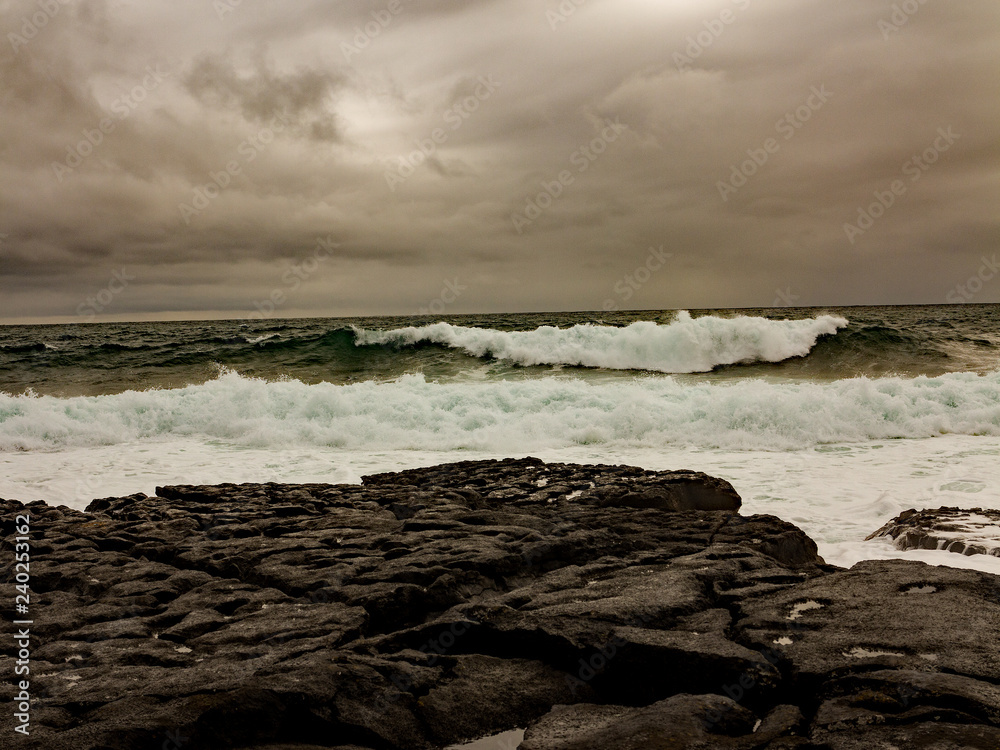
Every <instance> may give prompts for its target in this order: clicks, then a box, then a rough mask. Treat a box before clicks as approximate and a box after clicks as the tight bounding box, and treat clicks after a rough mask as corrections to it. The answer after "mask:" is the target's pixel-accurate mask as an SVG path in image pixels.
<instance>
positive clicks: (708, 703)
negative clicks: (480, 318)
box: [0, 459, 1000, 750]
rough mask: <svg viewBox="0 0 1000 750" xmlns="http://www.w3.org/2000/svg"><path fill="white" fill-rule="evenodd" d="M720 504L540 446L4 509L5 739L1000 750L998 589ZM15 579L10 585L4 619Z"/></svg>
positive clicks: (717, 485) (376, 748)
mask: <svg viewBox="0 0 1000 750" xmlns="http://www.w3.org/2000/svg"><path fill="white" fill-rule="evenodd" d="M739 506H740V500H739V496H738V495H737V494H736V492H735V490H733V488H732V487H731V486H730V485H729V484H728V483H726V482H724V481H723V480H718V479H714V478H711V477H706V476H705V475H702V474H697V473H695V472H687V471H683V472H649V471H644V470H642V469H636V468H633V467H622V466H573V465H565V464H545V463H543V462H541V461H538V460H537V459H521V460H507V461H479V462H464V463H460V464H450V465H445V466H438V467H430V468H427V469H419V470H413V471H406V472H400V473H399V474H382V475H378V476H375V477H367V478H366V479H365V480H364V482H363V484H361V485H323V484H307V485H280V484H263V485H262V484H253V485H250V484H248V485H218V486H175V487H163V488H157V496H156V497H147V496H146V495H132V496H128V497H120V498H105V499H101V500H95V501H94V502H93V503H92V504H91V505H90V506H89V507H88V510H87V512H78V511H73V510H70V509H67V508H64V507H50V506H47V505H45V504H43V503H32V504H30V505H27V506H25V505H22V504H21V503H18V502H16V501H13V500H11V501H0V510H2V513H3V520H4V524H5V527H4V536H3V541H2V546H0V554H3V555H12V554H13V550H12V549H11V541H10V540H11V539H12V537H13V533H12V531H13V529H12V524H13V520H14V517H15V515H16V514H19V513H29V514H30V515H31V521H32V523H31V528H32V533H31V538H32V551H31V554H32V561H31V591H32V593H31V614H32V618H33V620H34V624H33V625H32V627H31V662H30V664H31V672H30V692H31V698H32V703H31V725H30V731H31V734H30V736H29V737H22V736H20V735H15V734H14V732H13V728H14V723H13V717H12V713H13V712H12V711H9V710H7V711H4V712H2V713H0V736H2V737H4V746H5V747H6V746H7V745H8V744H11V746H15V747H24V748H46V749H47V750H48V749H51V750H69V749H70V748H72V749H73V750H88V749H92V750H98V749H99V748H100V749H106V748H113V749H118V748H121V749H125V748H129V749H131V748H156V749H157V750H161V749H162V748H170V749H171V750H190V749H193V748H246V749H247V750H249V749H250V748H255V749H256V750H264V748H275V749H277V748H318V747H328V748H343V749H345V750H346V749H347V748H352V749H354V750H390V749H392V748H406V749H407V750H409V749H415V750H420V749H422V748H444V747H448V746H450V745H453V744H457V743H461V742H466V741H469V740H472V739H475V738H477V737H482V736H488V735H494V734H498V733H501V732H504V731H507V730H511V729H516V728H520V729H525V730H526V731H525V735H524V740H523V743H522V747H524V748H526V749H529V748H533V749H534V750H547V749H550V748H552V749H554V748H560V750H570V749H572V748H632V747H634V748H644V749H645V748H668V747H669V748H732V749H734V750H736V749H742V748H770V750H777V749H778V748H792V747H809V748H841V747H843V748H853V747H865V748H867V747H882V746H884V747H891V746H893V744H892V743H896V745H898V746H900V747H904V746H905V747H928V748H931V747H980V746H982V747H987V746H989V747H993V748H995V747H997V746H998V745H996V744H993V745H983V744H976V743H989V742H992V741H993V740H994V739H995V736H996V733H997V731H998V729H997V727H998V719H1000V698H998V688H997V677H996V675H997V674H1000V656H998V653H1000V647H998V645H997V637H996V634H997V633H998V632H1000V585H998V580H1000V579H998V578H997V577H995V576H990V575H988V574H984V573H977V572H975V571H969V570H952V569H947V568H931V567H929V566H926V565H923V564H921V563H913V562H903V561H887V562H866V563H863V564H860V565H858V566H856V567H855V568H854V569H852V570H850V571H843V570H841V569H838V568H834V567H832V566H828V565H826V564H825V563H824V562H823V561H822V560H821V559H820V558H819V557H818V556H817V555H816V545H815V544H814V543H813V542H812V540H811V539H809V538H808V537H807V536H806V535H805V534H803V533H802V532H801V531H800V530H799V529H797V528H796V527H794V526H792V525H791V524H788V523H786V522H784V521H781V520H780V519H777V518H774V517H771V516H752V517H743V516H740V515H739V514H738V509H739ZM8 559H11V558H8ZM15 593H16V590H15V587H14V582H13V581H12V580H11V578H10V576H8V577H7V579H6V580H5V581H4V582H3V584H2V585H0V597H2V602H3V604H2V606H3V608H4V609H3V614H4V616H5V617H7V618H8V619H10V620H13V619H15V617H14V612H13V610H12V607H13V603H14V595H15ZM11 654H12V651H11V650H5V651H4V652H3V654H2V655H0V673H2V674H4V675H5V676H6V677H5V680H4V681H2V682H0V700H2V701H3V702H4V704H5V705H7V706H8V707H10V706H11V705H12V702H13V700H14V698H15V695H16V688H15V686H14V682H13V671H14V658H13V657H12V655H11ZM8 737H10V738H13V740H12V741H11V742H10V743H8V741H7V738H8ZM875 737H877V738H879V739H878V742H881V743H882V744H881V745H879V744H866V742H867V741H868V740H867V738H875ZM948 742H951V743H952V744H951V745H949V744H947V743H948ZM852 743H854V744H852ZM934 743H937V744H934ZM942 743H945V744H942ZM962 743H966V744H962Z"/></svg>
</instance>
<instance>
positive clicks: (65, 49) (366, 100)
mask: <svg viewBox="0 0 1000 750" xmlns="http://www.w3.org/2000/svg"><path fill="white" fill-rule="evenodd" d="M901 6H902V4H899V3H893V2H889V1H888V0H885V1H883V0H879V1H878V2H871V0H847V1H846V2H842V3H836V4H826V5H822V6H818V5H816V4H789V3H786V2H781V1H780V0H749V1H748V0H717V1H716V2H713V3H708V4H705V3H653V2H648V0H614V2H612V0H587V2H584V3H581V4H576V3H573V4H567V3H561V4H560V3H558V2H554V1H553V2H544V3H536V2H531V1H530V0H482V1H481V2H467V1H464V0H463V1H462V2H458V1H453V0H447V1H446V0H441V1H439V2H433V3H431V2H416V0H401V1H400V2H399V3H398V4H395V3H390V2H389V0H374V1H372V2H362V3H327V2H319V0H291V2H288V3H283V4H282V5H281V6H280V7H261V5H260V4H251V3H247V2H244V3H238V4H232V3H230V4H228V5H227V6H226V7H228V8H229V10H228V11H226V12H219V10H218V8H217V7H216V6H215V5H213V4H211V3H203V2H196V0H179V1H178V2H176V3H171V4H166V3H148V4H129V3H116V2H110V0H108V1H107V2H97V1H95V0H81V2H78V3H73V4H71V5H65V6H64V5H62V4H59V6H58V7H59V10H58V12H56V13H55V14H54V15H52V16H51V17H49V18H47V20H46V22H45V24H44V25H42V26H40V27H38V28H34V29H33V30H32V28H31V27H30V23H31V18H32V17H33V16H34V14H36V13H37V11H38V8H39V6H38V5H37V4H36V3H35V2H33V1H32V0H13V1H8V2H2V3H0V10H2V11H3V18H4V21H5V25H4V27H3V28H4V29H5V32H4V39H2V40H0V42H2V43H0V132H2V133H3V138H2V139H0V320H14V319H37V318H45V317H50V316H51V317H60V316H62V317H68V318H70V319H72V318H73V315H74V311H75V310H76V309H77V307H78V306H79V304H80V303H81V300H83V299H86V298H87V296H88V295H92V294H95V293H96V292H98V291H99V290H100V289H101V288H103V287H104V286H105V285H107V284H108V282H109V279H110V278H111V277H112V276H111V275H112V274H113V273H115V272H119V273H120V272H121V271H122V269H127V273H129V274H130V275H134V277H135V278H134V280H132V281H130V283H129V286H128V288H127V290H126V291H125V292H123V293H122V294H120V295H117V296H116V297H115V300H114V304H113V305H112V306H110V307H109V309H108V310H106V311H103V314H106V315H108V316H118V317H122V318H128V317H130V316H138V317H147V316H166V317H170V316H171V315H175V316H176V315H180V316H183V317H189V316H195V317H199V316H210V315H213V314H222V315H231V314H235V315H238V314H240V312H241V311H246V310H248V309H252V306H253V304H254V302H255V301H259V300H261V299H265V298H266V297H267V295H269V294H270V293H271V292H272V291H273V290H274V289H276V288H281V286H282V279H283V277H284V276H285V274H287V273H288V270H289V268H293V267H294V264H296V263H301V262H302V260H303V259H305V258H308V257H309V256H310V254H311V253H313V252H314V251H315V248H316V246H317V242H318V240H319V239H320V238H330V240H331V241H332V242H335V243H337V245H336V247H335V248H334V249H332V250H331V251H330V252H329V255H328V256H326V257H324V261H323V263H322V264H321V265H320V266H319V267H318V268H317V269H316V271H315V273H313V274H311V275H310V276H309V278H308V279H304V280H302V281H303V283H302V284H301V285H298V286H297V287H296V289H295V292H294V294H290V295H289V299H288V301H287V303H286V304H285V306H284V307H283V308H282V311H281V312H282V314H288V315H293V314H310V315H321V314H360V313H366V314H372V313H375V314H377V313H386V314H396V313H408V312H415V311H416V310H417V309H419V308H420V307H424V306H426V305H427V303H428V302H429V301H430V300H432V299H434V298H435V297H436V296H437V295H438V294H439V292H440V289H441V285H442V284H443V283H444V281H445V280H453V279H456V278H457V279H460V283H461V284H462V285H464V286H466V287H467V288H468V292H466V293H464V294H463V295H462V297H461V298H460V299H459V300H458V302H457V303H456V304H455V305H454V307H453V308H452V309H453V310H454V311H455V312H465V311H469V312H471V311H478V310H484V311H502V310H512V311H513V310H540V309H598V308H600V307H601V306H602V305H603V304H604V302H605V301H606V300H607V299H609V298H613V289H614V287H615V284H616V283H617V282H618V281H619V280H620V279H621V278H622V277H624V275H625V274H627V273H629V272H630V271H632V270H634V269H635V268H636V267H637V266H639V265H640V264H642V263H643V262H644V261H645V259H646V258H647V256H648V253H649V252H650V248H653V247H656V248H658V247H660V246H662V247H663V248H664V251H665V252H670V253H672V255H671V258H670V260H669V262H668V263H667V264H666V265H665V266H664V268H663V270H662V271H659V272H658V273H657V274H655V275H654V276H653V277H652V278H651V279H650V281H649V282H648V283H647V284H645V285H644V286H643V287H642V288H641V289H640V290H638V291H637V292H636V294H635V295H634V296H633V297H632V298H631V299H630V300H629V301H628V302H627V305H628V306H630V307H637V308H643V307H646V308H661V307H716V306H718V307H724V306H749V305H769V304H772V302H773V301H774V300H775V298H776V296H778V292H781V295H783V297H784V298H787V299H794V301H795V302H796V304H803V305H807V304H861V303H906V302H944V301H945V296H946V294H947V293H948V291H949V290H950V289H952V288H953V286H954V284H956V283H958V282H961V281H963V280H964V279H966V278H968V277H969V276H970V275H971V274H973V273H975V272H976V271H977V269H979V268H980V266H981V264H982V259H983V258H984V257H985V258H992V257H993V255H994V254H995V253H997V251H998V250H997V244H998V239H1000V227H998V224H1000V219H998V215H997V213H996V205H997V199H998V198H1000V174H998V156H1000V154H998V151H1000V139H998V137H997V136H998V123H1000V116H998V115H1000V111H998V110H1000V97H997V95H996V71H997V70H998V62H1000V61H998V58H1000V6H998V5H997V4H996V2H995V0H970V1H969V2H964V3H960V4H956V3H952V4H946V3H924V4H918V5H917V6H916V11H915V12H914V13H911V14H906V13H904V14H903V15H902V16H900V14H899V13H900V12H899V11H897V10H895V9H896V8H897V7H901ZM907 7H910V6H907ZM29 37H30V38H29ZM484 80H489V81H491V82H492V83H491V85H490V86H489V87H484V86H483V81H484ZM817 90H819V91H823V92H829V94H824V95H823V96H821V97H819V96H818V95H817V93H816V92H817ZM278 114H280V115H281V117H280V118H277V119H276V116H277V115H278ZM613 122H618V123H621V125H622V126H624V127H623V129H622V130H621V132H619V133H616V134H615V137H614V138H613V139H609V138H607V134H608V132H609V131H607V128H608V125H609V123H613ZM102 123H103V126H102ZM942 132H944V133H950V134H954V135H953V136H952V135H949V136H948V138H944V137H943V136H942V135H941V133H942ZM946 141H948V142H947V143H946ZM944 146H946V148H944ZM734 170H735V171H734ZM894 183H898V184H897V193H896V194H893V192H892V191H893V184H894ZM887 191H888V192H887ZM887 195H890V196H893V197H892V198H891V205H890V206H889V207H885V206H883V205H878V202H879V200H880V198H879V196H882V198H881V200H882V201H887V200H888V199H887V198H885V196H887ZM543 204H544V205H543ZM873 205H874V207H873ZM872 212H875V213H878V214H880V215H879V216H878V217H876V218H874V219H866V218H865V216H867V215H870V214H871V213H872ZM519 217H520V218H519ZM869 221H870V224H869ZM852 225H853V226H855V230H853V231H852V230H851V229H850V227H851V226H852ZM331 247H332V246H331ZM998 300H1000V278H998V279H997V280H996V281H995V282H992V283H991V284H987V285H986V286H985V287H984V288H983V290H982V292H981V293H980V295H979V296H978V297H977V299H976V301H980V302H987V301H998Z"/></svg>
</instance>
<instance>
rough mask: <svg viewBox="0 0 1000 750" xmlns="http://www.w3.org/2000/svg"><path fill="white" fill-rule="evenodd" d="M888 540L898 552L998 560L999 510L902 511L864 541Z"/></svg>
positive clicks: (999, 543) (999, 554) (940, 509)
mask: <svg viewBox="0 0 1000 750" xmlns="http://www.w3.org/2000/svg"><path fill="white" fill-rule="evenodd" d="M880 536H887V537H890V538H891V539H892V540H893V542H894V543H895V545H896V547H897V548H898V549H940V550H945V551H947V552H955V553H957V554H959V555H992V556H994V557H1000V510H989V509H986V510H984V509H983V508H971V509H968V510H963V509H962V508H928V509H926V510H915V509H912V508H911V509H910V510H904V511H903V512H902V513H900V514H899V515H898V516H896V517H895V518H894V519H892V520H891V521H889V522H888V523H887V524H886V525H885V526H883V527H882V528H881V529H879V530H878V531H875V532H873V533H872V534H869V535H868V539H875V538H876V537H880Z"/></svg>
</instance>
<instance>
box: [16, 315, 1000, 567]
mask: <svg viewBox="0 0 1000 750" xmlns="http://www.w3.org/2000/svg"><path fill="white" fill-rule="evenodd" d="M525 455H535V456H539V457H541V458H544V459H546V460H553V461H576V462H587V463H593V462H599V463H626V464H634V465H639V466H644V467H646V468H650V469H695V470H700V471H705V472H708V473H710V474H714V475H717V476H721V477H724V478H726V479H728V480H729V481H731V482H732V483H733V484H734V485H735V486H736V488H737V490H738V491H739V492H740V494H741V495H742V496H743V498H744V503H745V506H744V512H746V513H752V512H767V513H773V514H775V515H778V516H780V517H782V518H785V519H787V520H789V521H792V522H793V523H797V524H798V525H799V526H801V527H802V528H803V529H804V530H806V531H807V532H808V533H809V534H810V535H812V536H813V538H815V539H816V540H817V541H818V542H819V543H820V552H821V554H824V555H825V556H826V558H827V560H828V561H829V562H833V563H836V564H841V565H849V564H852V563H853V562H855V561H857V560H859V559H864V558H875V557H889V556H898V557H911V558H913V559H924V560H927V561H929V562H935V563H937V564H942V563H943V564H951V565H962V566H967V567H980V568H982V569H985V570H992V571H994V572H1000V560H998V559H997V558H989V559H986V558H983V556H975V557H962V556H959V555H954V554H951V553H946V552H935V551H920V552H909V553H901V552H898V551H896V550H894V549H893V548H892V547H891V546H890V545H889V544H888V543H886V542H863V541H862V540H863V538H864V536H865V535H867V534H868V533H869V532H871V531H874V530H875V529H876V528H878V527H879V526H880V525H881V524H882V523H883V522H884V521H886V520H888V518H890V517H892V516H894V515H896V514H897V513H898V512H900V511H901V510H904V509H906V508H911V507H917V508H919V507H937V506H939V505H960V506H965V507H974V506H979V507H990V508H1000V460H998V458H1000V305H967V306H958V305H955V306H908V307H850V308H822V309H819V308H783V309H754V310H697V311H689V312H688V311H679V312H678V311H642V312H624V313H623V312H615V313H540V314H511V315H471V316H448V317H443V318H430V317H411V318H350V319H348V318H339V319H300V320H286V319H282V320H277V319H273V320H223V321H210V322H177V323H116V324H110V323H108V324H78V325H49V326H5V327H0V496H2V497H7V498H16V499H20V500H24V501H31V500H39V499H40V500H44V501H45V502H47V503H51V504H66V505H70V506H72V507H77V508H82V507H84V506H85V505H86V504H87V503H88V502H89V501H90V500H91V499H93V498H95V497H103V496H109V495H122V494H131V493H133V492H148V493H152V491H153V489H154V487H155V486H156V485H158V484H159V485H163V484H180V483H189V484H190V483H198V484H201V483H216V482H223V481H229V482H268V481H275V482H305V481H318V482H345V481H359V479H360V477H361V476H362V475H363V474H368V473H373V472H378V471H390V470H397V469H401V468H407V467H413V466H424V465H429V464H434V463H440V462H445V461H454V460H464V459H469V458H500V457H507V456H525ZM976 557H978V558H982V559H975V558H976Z"/></svg>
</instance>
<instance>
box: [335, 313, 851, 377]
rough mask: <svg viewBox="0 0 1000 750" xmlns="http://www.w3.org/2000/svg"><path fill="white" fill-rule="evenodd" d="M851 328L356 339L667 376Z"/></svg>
mask: <svg viewBox="0 0 1000 750" xmlns="http://www.w3.org/2000/svg"><path fill="white" fill-rule="evenodd" d="M847 324H848V322H847V320H845V319H844V318H839V317H835V316H832V315H821V316H819V317H817V318H808V319H805V320H769V319H767V318H752V317H746V316H742V315H741V316H738V317H735V318H718V317H715V316H711V315H708V316H705V317H701V318H692V317H691V315H690V314H689V313H687V312H686V311H683V310H682V311H680V312H679V313H678V314H677V318H676V320H674V321H673V322H671V323H669V324H667V325H659V324H657V323H653V322H650V321H640V322H637V323H632V324H631V325H629V326H626V327H624V328H618V327H615V326H601V325H591V324H584V325H575V326H573V327H571V328H556V327H554V326H542V327H540V328H536V329H535V330H533V331H497V330H493V329H490V328H466V327H463V326H455V325H451V324H450V323H435V324H433V325H428V326H422V327H420V328H416V327H412V326H411V327H408V328H398V329H394V330H390V331H376V330H366V329H355V333H356V339H355V342H356V343H357V344H359V345H365V344H393V345H396V346H412V345H415V344H420V343H433V344H441V345H443V346H448V347H452V348H454V349H461V350H463V351H465V352H466V353H468V354H471V355H473V356H475V357H495V358H497V359H503V360H509V361H511V362H515V363H517V364H520V365H582V366H585V367H603V368H607V369H613V370H651V371H655V372H666V373H688V372H708V371H710V370H712V369H713V368H715V367H718V366H719V365H731V364H736V363H741V362H781V361H782V360H785V359H789V358H790V357H804V356H805V355H807V354H808V353H809V351H810V350H811V349H812V348H813V346H814V345H815V344H816V340H817V339H818V338H819V337H820V336H822V335H823V334H833V333H836V332H837V330H838V329H840V328H843V327H845V326H846V325H847Z"/></svg>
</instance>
